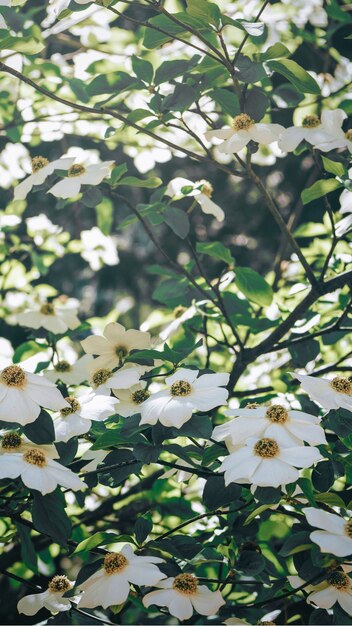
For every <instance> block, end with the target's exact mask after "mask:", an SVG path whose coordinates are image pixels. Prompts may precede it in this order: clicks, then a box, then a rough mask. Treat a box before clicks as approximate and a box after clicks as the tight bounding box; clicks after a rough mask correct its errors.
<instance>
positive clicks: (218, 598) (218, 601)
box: [143, 574, 225, 621]
mask: <svg viewBox="0 0 352 626" xmlns="http://www.w3.org/2000/svg"><path fill="white" fill-rule="evenodd" d="M157 586H158V587H159V589H158V590H157V591H151V592H150V593H147V595H145V596H144V598H143V604H144V606H145V607H147V608H148V607H150V606H151V605H152V604H156V605H157V606H166V607H167V608H168V610H169V613H170V614H171V615H173V616H174V617H177V619H179V620H181V621H183V620H185V619H189V618H190V617H192V615H193V610H195V611H197V613H199V614H200V615H215V614H216V613H217V612H218V610H219V608H220V607H221V606H223V605H224V604H225V600H224V599H223V597H222V595H221V593H220V591H211V590H210V589H208V587H206V586H205V585H198V579H197V578H196V577H195V576H193V575H192V574H178V575H177V576H175V578H167V579H166V580H162V581H161V582H159V583H158V585H157Z"/></svg>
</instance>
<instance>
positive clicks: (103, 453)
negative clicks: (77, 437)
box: [80, 448, 111, 472]
mask: <svg viewBox="0 0 352 626" xmlns="http://www.w3.org/2000/svg"><path fill="white" fill-rule="evenodd" d="M110 452H111V451H110V450H92V449H91V448H88V450H86V451H85V452H84V454H82V456H81V458H80V461H88V463H86V464H85V465H83V466H82V468H84V471H85V472H91V471H93V470H96V469H97V467H98V465H100V464H101V463H103V461H104V459H105V458H106V457H107V456H108V454H110Z"/></svg>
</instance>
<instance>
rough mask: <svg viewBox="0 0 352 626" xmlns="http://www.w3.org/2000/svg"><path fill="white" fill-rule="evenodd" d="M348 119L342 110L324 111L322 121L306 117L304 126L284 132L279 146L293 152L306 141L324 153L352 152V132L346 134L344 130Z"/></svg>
mask: <svg viewBox="0 0 352 626" xmlns="http://www.w3.org/2000/svg"><path fill="white" fill-rule="evenodd" d="M346 117H347V115H346V113H345V112H344V111H343V110H342V109H336V110H334V111H329V110H327V109H324V111H323V112H322V114H321V120H320V119H319V117H318V116H317V115H306V117H305V118H304V119H303V122H302V126H291V127H290V128H286V129H285V130H284V131H283V132H282V134H281V136H280V139H279V146H280V148H281V150H283V151H284V152H292V150H295V149H296V148H297V146H298V144H299V143H300V142H301V141H303V139H305V140H306V141H308V143H310V144H312V146H313V147H314V148H317V149H318V150H321V151H323V152H329V151H330V150H333V149H335V148H345V147H348V149H349V150H350V151H351V152H352V132H350V131H347V133H345V132H344V131H343V130H342V123H343V121H344V120H345V119H346Z"/></svg>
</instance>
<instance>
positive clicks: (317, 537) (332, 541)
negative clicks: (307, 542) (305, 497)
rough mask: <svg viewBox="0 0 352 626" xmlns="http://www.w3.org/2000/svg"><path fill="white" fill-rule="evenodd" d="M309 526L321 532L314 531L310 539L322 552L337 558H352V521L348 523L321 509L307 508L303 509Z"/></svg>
mask: <svg viewBox="0 0 352 626" xmlns="http://www.w3.org/2000/svg"><path fill="white" fill-rule="evenodd" d="M303 512H304V514H305V516H306V518H307V522H308V524H310V525H311V526H316V527H317V528H320V529H321V530H314V531H313V532H312V533H311V534H310V538H311V540H312V541H314V543H317V544H318V546H319V548H320V550H321V551H322V552H329V553H330V554H335V555H336V556H351V554H352V519H351V518H350V519H349V520H348V521H346V520H345V519H343V517H340V516H339V515H335V513H327V511H322V510H321V509H315V508H314V507H307V508H306V509H303Z"/></svg>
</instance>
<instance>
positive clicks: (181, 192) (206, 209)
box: [165, 177, 225, 222]
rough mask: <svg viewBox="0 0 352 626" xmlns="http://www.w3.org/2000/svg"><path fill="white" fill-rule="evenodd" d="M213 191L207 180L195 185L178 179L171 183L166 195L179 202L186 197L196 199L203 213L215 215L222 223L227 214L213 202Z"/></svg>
mask: <svg viewBox="0 0 352 626" xmlns="http://www.w3.org/2000/svg"><path fill="white" fill-rule="evenodd" d="M187 188H188V189H187ZM213 191H214V190H213V187H212V185H211V184H210V183H209V182H208V181H207V180H198V181H197V182H195V183H193V182H192V181H191V180H188V179H187V178H182V177H177V178H174V179H173V180H172V181H170V182H169V184H168V186H167V189H166V191H165V195H166V196H171V197H172V198H174V199H175V200H179V199H181V198H184V197H186V196H189V197H194V199H195V201H196V202H198V204H199V205H200V207H201V209H202V211H203V213H207V214H208V215H214V217H216V219H217V220H219V222H222V221H223V220H224V218H225V213H224V211H223V210H222V209H221V208H220V207H219V206H218V205H217V204H215V202H213V201H212V200H211V197H212V195H213Z"/></svg>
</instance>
